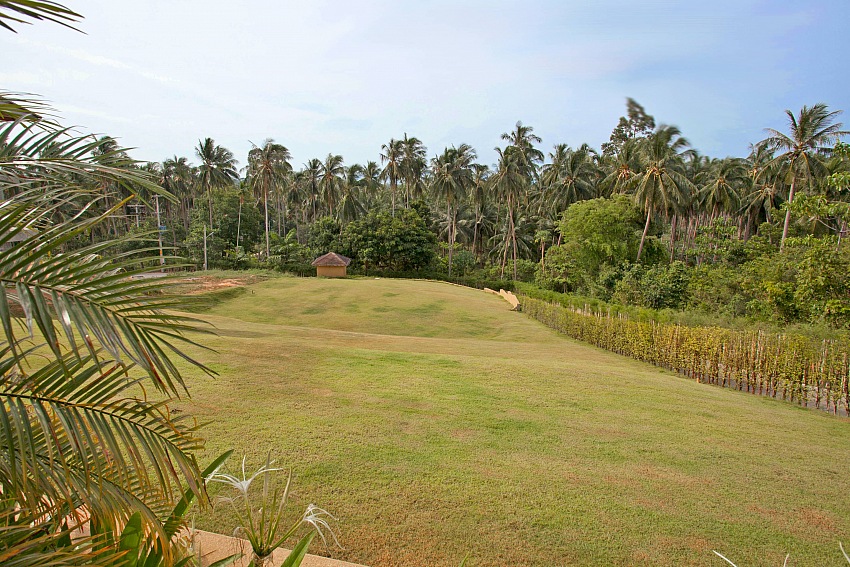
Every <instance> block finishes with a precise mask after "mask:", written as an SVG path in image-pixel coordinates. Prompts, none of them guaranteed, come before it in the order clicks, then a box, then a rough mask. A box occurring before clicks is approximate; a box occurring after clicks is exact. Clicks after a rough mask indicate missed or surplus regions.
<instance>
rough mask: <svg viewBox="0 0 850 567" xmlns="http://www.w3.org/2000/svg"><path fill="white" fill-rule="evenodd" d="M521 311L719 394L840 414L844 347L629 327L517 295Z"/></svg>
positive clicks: (723, 332) (849, 404)
mask: <svg viewBox="0 0 850 567" xmlns="http://www.w3.org/2000/svg"><path fill="white" fill-rule="evenodd" d="M521 302H522V311H523V312H524V313H526V314H527V315H529V316H531V317H533V318H535V319H537V320H538V321H540V322H542V323H543V324H545V325H547V326H549V327H551V328H553V329H555V330H557V331H559V332H561V333H564V334H565V335H568V336H570V337H572V338H574V339H578V340H580V341H584V342H588V343H591V344H593V345H596V346H598V347H601V348H604V349H607V350H610V351H612V352H616V353H618V354H622V355H625V356H629V357H631V358H635V359H637V360H642V361H645V362H651V363H652V364H655V365H657V366H661V367H663V368H667V369H669V370H673V371H676V372H679V373H681V374H684V375H685V376H688V377H690V378H693V379H695V380H698V381H700V382H705V383H708V384H716V385H718V386H724V387H727V388H735V389H738V390H742V391H746V392H752V393H754V394H760V395H764V396H771V397H774V398H781V399H783V400H789V401H791V402H794V403H798V404H800V405H803V406H809V407H816V408H821V409H826V410H828V411H832V412H834V413H846V412H847V411H848V408H850V390H849V389H848V352H850V342H848V341H846V340H816V339H810V338H808V337H803V336H799V335H782V334H773V333H765V332H762V331H734V330H731V329H723V328H720V327H684V326H681V325H673V324H667V323H656V322H654V321H653V322H638V321H631V320H629V319H628V318H626V317H623V316H618V315H614V316H610V315H607V314H604V313H593V312H590V311H581V310H577V309H569V308H566V307H562V306H560V305H555V304H552V303H547V302H544V301H540V300H539V299H533V298H530V297H527V296H523V298H522V300H521Z"/></svg>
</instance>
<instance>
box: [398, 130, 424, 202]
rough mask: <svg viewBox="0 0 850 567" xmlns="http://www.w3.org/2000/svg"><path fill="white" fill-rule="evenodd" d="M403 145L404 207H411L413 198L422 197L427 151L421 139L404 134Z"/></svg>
mask: <svg viewBox="0 0 850 567" xmlns="http://www.w3.org/2000/svg"><path fill="white" fill-rule="evenodd" d="M401 143H402V147H403V150H402V159H401V171H402V177H403V178H404V205H405V206H409V205H410V199H411V198H418V197H420V196H421V195H422V173H423V172H424V171H425V168H426V167H428V161H427V160H426V158H425V155H426V152H427V149H426V148H425V146H424V145H423V144H422V141H421V140H419V138H415V137H408V136H407V132H405V133H404V138H403V139H402V140H401Z"/></svg>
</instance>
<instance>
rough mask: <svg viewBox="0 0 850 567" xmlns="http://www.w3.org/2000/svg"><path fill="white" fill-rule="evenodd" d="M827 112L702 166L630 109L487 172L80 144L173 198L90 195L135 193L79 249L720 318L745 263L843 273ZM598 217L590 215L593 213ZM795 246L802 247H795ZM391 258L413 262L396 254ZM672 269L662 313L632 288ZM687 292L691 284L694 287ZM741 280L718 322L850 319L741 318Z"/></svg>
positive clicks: (417, 157)
mask: <svg viewBox="0 0 850 567" xmlns="http://www.w3.org/2000/svg"><path fill="white" fill-rule="evenodd" d="M839 114H840V111H837V110H831V109H829V108H828V107H827V106H826V105H824V104H815V105H813V106H811V107H809V106H804V107H803V108H802V109H801V110H800V111H799V112H796V113H794V112H792V111H786V118H787V124H786V128H785V129H784V130H782V131H780V130H775V129H767V130H766V135H765V137H764V139H762V140H760V141H758V142H756V143H754V144H752V146H751V151H750V153H749V154H748V155H747V156H746V157H725V158H712V157H708V156H705V155H702V154H701V153H700V152H699V151H698V150H696V149H694V148H692V147H691V146H690V144H689V142H688V141H687V139H686V138H685V137H684V136H683V135H682V133H681V132H680V131H679V129H678V128H676V127H675V126H669V125H664V124H656V120H655V118H654V117H653V116H652V115H650V114H648V113H647V111H646V110H645V109H644V108H643V107H642V106H641V105H640V104H639V103H637V102H636V101H634V100H632V99H628V100H627V105H626V114H625V116H623V117H621V118H620V120H619V123H618V124H617V125H616V127H615V128H614V129H613V131H612V133H611V136H610V139H609V141H608V142H607V143H605V144H603V145H602V147H601V148H600V149H599V150H596V149H594V148H592V147H590V146H589V145H588V144H582V145H581V146H579V147H575V148H573V147H570V146H569V145H567V144H556V145H555V146H554V147H553V148H552V150H551V151H550V152H548V153H544V150H543V149H541V148H542V140H541V139H540V137H539V136H537V135H535V133H534V129H533V128H532V127H531V126H528V125H524V124H522V123H521V122H518V123H516V125H515V126H514V127H513V128H512V129H511V130H509V131H507V132H504V133H503V134H502V136H501V139H502V140H503V142H504V143H503V144H502V145H501V146H500V147H497V148H496V151H497V162H496V163H495V164H492V165H486V164H483V163H481V162H480V160H479V159H478V155H477V153H476V151H475V149H474V148H472V147H471V146H470V145H468V144H464V143H461V144H458V145H457V146H451V147H447V148H444V149H443V150H442V151H441V152H437V153H434V154H432V155H431V157H428V156H429V152H428V150H427V148H426V147H425V145H424V143H423V142H422V141H421V140H420V139H419V138H416V137H414V136H410V135H408V134H407V133H405V134H404V135H403V136H402V137H400V138H398V139H391V140H389V141H388V142H387V143H386V144H383V145H382V146H381V148H380V151H379V152H378V155H377V156H376V160H375V161H367V162H366V163H365V164H356V163H355V164H350V165H348V164H346V162H345V160H344V158H343V156H341V155H337V154H328V155H327V156H326V157H325V158H323V159H319V158H314V159H310V160H308V161H307V162H306V163H303V164H302V165H301V167H296V164H294V162H293V159H292V155H291V153H290V151H289V149H288V148H287V147H286V146H284V145H283V144H280V143H278V142H276V141H274V140H272V139H267V140H265V141H264V142H262V143H261V144H260V145H253V147H252V149H251V150H250V151H249V152H248V155H247V156H246V159H245V165H244V166H243V167H240V162H239V161H238V160H237V159H236V157H235V156H234V154H233V153H232V152H231V151H230V150H228V149H227V148H225V147H223V146H222V145H219V144H217V143H216V142H215V141H214V140H213V139H211V138H205V139H202V140H199V142H198V145H197V147H196V148H195V152H194V156H191V157H187V156H173V157H171V158H168V159H165V160H163V161H162V162H159V163H145V164H138V163H135V162H134V161H133V160H131V159H130V158H129V156H128V155H127V154H126V152H124V151H123V150H122V149H121V148H119V147H118V146H117V144H116V142H115V141H114V140H113V139H111V138H109V137H104V138H100V139H99V140H97V141H96V143H93V144H92V147H91V148H90V152H91V155H92V156H93V157H94V158H96V159H101V161H103V162H104V163H109V164H110V165H115V166H117V167H126V168H136V169H141V170H142V173H145V174H146V175H148V176H149V178H150V179H151V180H154V181H155V182H156V183H157V184H158V185H159V186H160V187H161V188H162V189H163V190H164V191H167V192H169V193H170V194H171V195H173V196H174V197H175V199H174V200H170V199H168V200H166V199H155V198H153V197H152V195H151V193H150V191H148V190H147V189H146V188H144V187H141V186H139V187H134V186H131V185H127V184H125V185H119V184H115V183H108V182H104V183H103V184H102V185H101V187H99V189H100V191H102V193H103V195H104V199H103V200H102V201H100V202H99V203H100V206H101V207H109V206H111V205H112V204H113V203H116V202H121V200H122V199H124V198H126V197H128V196H132V195H137V196H138V197H139V198H138V199H135V200H131V201H130V202H128V203H126V204H125V205H124V206H123V208H122V209H121V210H120V211H119V212H118V213H116V214H115V215H113V216H112V217H111V218H110V222H108V223H105V225H103V226H101V227H99V228H98V229H97V230H98V231H99V232H97V233H91V234H88V235H86V236H87V237H88V238H89V240H91V241H96V240H98V239H104V238H110V237H115V236H118V235H123V234H127V233H135V234H138V235H139V239H138V242H137V244H136V246H139V247H143V246H146V245H148V244H147V243H145V241H144V239H143V238H142V237H143V236H144V235H149V234H150V233H151V232H152V233H153V234H156V233H159V234H158V236H159V240H161V241H162V242H163V245H164V246H165V247H166V248H167V249H169V250H170V251H172V253H173V254H174V255H175V256H180V257H183V258H188V259H189V260H190V261H191V262H192V263H194V264H195V265H197V266H202V265H204V257H205V256H204V253H205V252H206V256H207V257H208V259H209V265H210V266H211V267H223V268H245V267H263V266H265V267H272V268H279V269H289V270H294V271H300V272H302V273H304V272H306V271H307V267H308V266H309V261H310V260H311V259H312V258H313V257H315V256H316V255H319V254H323V253H325V252H327V251H329V250H330V249H334V250H335V251H337V252H340V253H343V254H346V253H347V254H350V255H352V257H353V258H354V265H353V267H354V269H355V270H357V269H360V270H367V271H368V270H378V271H380V270H385V271H392V272H411V271H418V272H427V273H428V274H429V275H436V276H440V275H442V276H444V277H448V278H457V277H462V276H465V275H468V274H470V273H473V274H483V275H484V276H486V278H490V279H499V280H504V279H510V280H525V281H535V282H537V283H538V284H539V285H541V286H542V287H546V288H549V289H553V290H559V291H562V292H569V293H581V294H584V295H588V296H591V297H598V298H600V299H604V300H616V301H622V302H626V303H632V304H637V305H643V306H647V307H655V308H657V307H673V308H682V307H699V308H705V309H710V310H714V309H716V308H717V306H716V305H714V306H712V305H703V304H702V303H701V300H700V299H699V286H703V287H705V286H706V285H708V286H709V287H710V286H711V285H712V284H711V282H710V281H709V282H708V283H706V281H704V280H705V279H706V277H708V279H709V280H711V279H712V278H720V279H723V278H724V277H726V276H729V274H728V271H729V269H735V268H737V267H739V266H740V265H741V264H742V263H745V262H750V261H753V260H756V259H759V258H762V257H764V256H769V257H770V259H769V260H768V261H767V264H770V266H768V267H765V266H762V265H761V264H759V266H757V267H758V269H760V270H761V271H762V272H765V273H763V274H761V275H759V274H756V273H755V272H756V271H758V269H756V267H753V270H751V271H750V275H751V276H752V277H753V278H755V279H759V278H763V276H765V275H766V272H770V271H771V269H773V271H774V272H777V271H778V268H777V266H778V265H779V264H781V263H782V261H783V260H782V259H783V258H785V259H786V260H787V258H788V255H789V254H791V256H795V255H796V256H801V255H802V256H805V255H806V252H805V251H806V250H811V249H812V246H815V245H816V246H818V247H819V248H818V250H820V249H825V250H830V249H834V251H835V252H834V253H831V254H832V256H834V258H832V260H833V264H834V266H833V267H834V268H836V269H837V268H839V267H840V266H843V265H844V264H846V253H844V252H843V250H844V248H843V247H842V246H841V243H842V240H843V239H845V238H844V236H845V234H846V231H847V221H848V219H850V214H848V207H850V204H848V198H847V188H848V186H850V178H848V175H850V174H848V171H850V155H848V146H847V145H846V144H844V143H842V141H841V140H842V137H843V136H845V135H846V134H847V132H846V131H845V130H843V129H842V124H841V123H840V122H839V121H838V116H839ZM37 151H39V152H41V153H44V154H46V155H49V152H51V151H55V148H53V147H52V146H51V145H50V144H47V145H46V146H45V147H43V148H39V149H38V150H37ZM599 199H602V200H604V201H603V202H604V205H603V204H600V205H594V206H593V207H596V208H597V209H599V210H597V211H596V212H593V211H590V212H588V210H589V209H588V206H587V203H589V202H594V201H597V200H599ZM614 203H621V204H620V205H615V204H614ZM579 204H582V206H578V207H577V205H579ZM593 207H590V208H593ZM600 207H601V208H600ZM624 207H625V208H624ZM615 209H616V210H615ZM571 210H573V213H570V211H571ZM404 211H408V212H410V211H412V212H414V213H415V214H417V215H419V217H420V218H421V221H422V223H424V227H425V229H426V230H427V232H429V233H430V234H432V235H433V237H428V236H426V235H423V234H421V233H420V231H421V230H422V226H420V224H419V223H417V222H412V223H411V222H407V223H401V225H400V226H396V227H395V228H392V229H391V228H390V225H391V224H392V223H393V220H394V219H395V218H396V217H397V216H398V215H400V214H406V215H407V217H406V218H408V219H409V218H410V216H409V213H404ZM599 211H602V213H604V214H602V216H601V218H595V216H599V215H598V214H597V213H599ZM594 215H595V216H594ZM606 215H609V216H606ZM610 215H613V216H610ZM379 219H380V223H378V220H379ZM627 219H628V220H627ZM638 219H639V221H638ZM376 223H378V224H381V223H383V224H381V227H383V228H382V229H381V230H378V224H376ZM565 223H566V224H565ZM618 223H619V224H618ZM623 223H625V224H623ZM396 224H397V225H398V223H396ZM406 226H409V227H410V228H411V231H412V232H411V233H408V231H406V230H404V228H405V227H406ZM583 226H584V227H585V228H582V227H583ZM618 227H619V228H618ZM369 230H372V231H373V232H374V231H377V232H382V231H383V233H385V234H386V235H387V236H386V238H392V239H395V241H394V242H393V243H392V244H391V245H390V244H387V243H386V242H385V243H384V244H387V245H382V246H377V244H376V242H374V241H373V242H371V244H370V245H368V246H367V245H365V244H362V243H363V242H364V237H363V234H359V235H358V234H356V233H358V232H364V231H366V232H368V231H369ZM589 232H593V234H592V235H589V236H588V234H586V233H589ZM608 233H612V234H610V235H609V237H608V241H605V239H604V238H602V236H603V235H605V234H608ZM614 233H616V234H614ZM390 235H391V236H390ZM801 238H802V239H805V238H808V240H807V241H805V242H803V243H802V244H801V240H800V239H801ZM612 239H613V240H612ZM373 240H374V239H373ZM358 241H359V242H360V243H361V244H360V245H356V244H355V242H358ZM590 242H595V244H593V246H595V248H593V246H590V245H589V243H590ZM632 242H634V246H632V245H631V244H629V243H632ZM789 242H790V245H791V246H790V247H791V248H792V249H793V250H792V251H790V252H789V251H786V247H787V244H788V243H789ZM825 242H829V243H830V244H828V245H825V244H824V243H825ZM588 247H590V248H593V250H592V253H591V255H595V256H596V257H597V259H596V261H595V263H593V262H592V264H594V265H588V263H587V262H586V261H585V260H586V258H585V256H587V248H588ZM624 247H625V248H624ZM379 248H381V249H382V250H383V252H380V253H379V252H378V249H379ZM401 250H413V252H412V253H411V254H410V255H409V257H407V258H404V259H401V260H399V259H398V258H394V256H393V255H394V254H396V253H400V252H399V251H401ZM662 250H664V251H663V253H662ZM391 251H395V252H391ZM783 255H784V256H783ZM796 256H795V257H796ZM764 263H765V262H764V261H762V264H764ZM786 263H787V261H786ZM768 268H770V269H768ZM724 270H726V271H725V272H724ZM677 272H681V274H680V275H682V274H683V275H682V277H681V278H679V279H680V280H682V281H680V282H679V283H678V284H676V285H679V287H680V288H681V289H680V290H679V292H678V295H677V294H676V293H673V296H674V297H672V298H670V297H668V298H666V299H662V300H658V299H657V298H653V297H646V296H645V294H643V293H641V290H645V289H648V288H653V287H658V286H660V287H665V286H667V287H668V288H669V287H670V286H671V285H673V286H674V287H675V285H674V284H675V282H672V283H671V282H670V281H668V280H671V279H672V280H676V278H677V277H678V276H677V275H676V273H677ZM739 272H740V270H739ZM707 273H708V274H709V275H708V276H706V274H707ZM768 275H769V274H768ZM835 275H836V273H835V272H832V277H833V279H834V276H835ZM700 277H702V280H700ZM776 277H777V278H779V279H778V280H776V278H774V279H775V280H776V281H775V282H773V283H775V284H776V285H778V286H779V288H783V290H784V291H783V293H784V294H785V295H786V296H787V295H788V294H792V295H793V291H794V290H793V289H791V288H796V287H797V282H796V280H795V279H794V278H793V277H792V278H790V279H789V278H788V277H785V276H782V275H777V276H776ZM812 277H815V278H816V279H817V278H823V277H826V278H829V277H830V276H829V274H813V275H812ZM783 278H784V279H783ZM726 279H729V278H728V277H727V278H726ZM692 280H693V281H696V280H700V281H696V283H695V284H694V285H693V286H692V285H691V282H692ZM747 285H749V284H747V283H746V282H743V281H738V280H736V281H728V282H721V287H723V286H725V287H726V288H728V289H725V291H724V292H725V293H727V294H728V295H730V297H729V298H728V299H729V301H728V302H727V303H725V304H724V305H723V308H724V309H725V310H726V311H728V312H729V314H731V315H753V314H754V313H755V312H756V311H758V310H761V311H765V309H767V311H771V313H768V314H766V315H765V314H762V315H763V316H765V317H768V318H774V319H777V320H784V321H792V320H795V318H796V319H800V318H802V319H805V320H809V319H817V318H818V317H820V318H822V317H823V316H824V314H825V313H826V312H828V313H827V315H829V318H831V319H832V320H833V321H832V322H833V323H836V322H838V324H840V325H843V324H845V323H846V321H845V320H846V319H848V316H850V305H846V304H847V303H850V302H847V301H845V300H846V297H844V296H843V295H841V294H842V293H844V292H843V291H840V292H839V293H838V297H837V298H836V297H828V298H824V297H813V298H810V299H811V300H812V301H815V302H821V303H829V302H832V303H830V306H828V307H825V308H824V309H819V310H816V311H817V313H815V314H811V313H804V312H807V311H808V310H807V308H806V306H805V305H802V304H798V303H799V301H802V299H801V298H797V299H794V298H791V299H788V298H787V297H786V298H785V299H783V301H786V302H788V301H790V302H791V303H794V305H791V306H790V307H782V306H777V305H773V306H769V307H767V308H765V307H764V306H763V305H761V306H757V305H749V304H750V303H751V302H752V301H753V297H752V294H749V295H748V294H747V293H741V289H742V288H743V287H746V286H747ZM630 287H631V289H629V288H630ZM750 287H753V286H750ZM768 287H769V286H768ZM668 291H669V290H668ZM660 293H661V295H664V294H665V293H667V292H664V291H663V290H662V292H660ZM667 295H670V293H667ZM734 295H737V296H738V297H736V298H733V297H731V296H734ZM778 295H782V293H779V294H778ZM833 295H835V294H833ZM835 300H840V301H839V303H840V305H839V304H836V303H835ZM801 313H802V315H800V314H801Z"/></svg>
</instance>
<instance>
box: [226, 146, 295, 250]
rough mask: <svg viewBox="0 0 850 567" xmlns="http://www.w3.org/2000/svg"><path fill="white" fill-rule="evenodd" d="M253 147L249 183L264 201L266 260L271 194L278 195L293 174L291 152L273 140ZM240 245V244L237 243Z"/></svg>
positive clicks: (250, 154) (249, 161) (250, 152)
mask: <svg viewBox="0 0 850 567" xmlns="http://www.w3.org/2000/svg"><path fill="white" fill-rule="evenodd" d="M251 145H252V146H253V147H252V148H251V150H250V151H249V152H248V168H247V169H248V183H249V184H250V186H251V188H252V189H253V190H254V194H256V195H259V196H260V197H261V198H262V199H263V210H264V211H265V215H266V258H267V259H268V257H269V256H270V254H271V252H270V248H269V194H270V193H278V192H279V191H280V190H281V187H283V184H284V183H286V179H287V177H288V176H289V174H290V173H292V165H291V164H290V163H289V160H291V159H292V155H290V153H289V150H288V149H286V147H285V146H283V145H281V144H276V143H275V141H274V140H272V139H271V138H268V139H266V141H265V142H263V145H262V146H256V145H254V144H251ZM237 244H238V243H237Z"/></svg>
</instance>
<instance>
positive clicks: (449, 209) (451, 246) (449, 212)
mask: <svg viewBox="0 0 850 567" xmlns="http://www.w3.org/2000/svg"><path fill="white" fill-rule="evenodd" d="M446 216H447V217H449V235H448V236H449V238H448V240H449V277H452V251H453V250H454V243H453V242H452V225H453V223H452V207H451V205H450V204H449V203H446Z"/></svg>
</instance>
